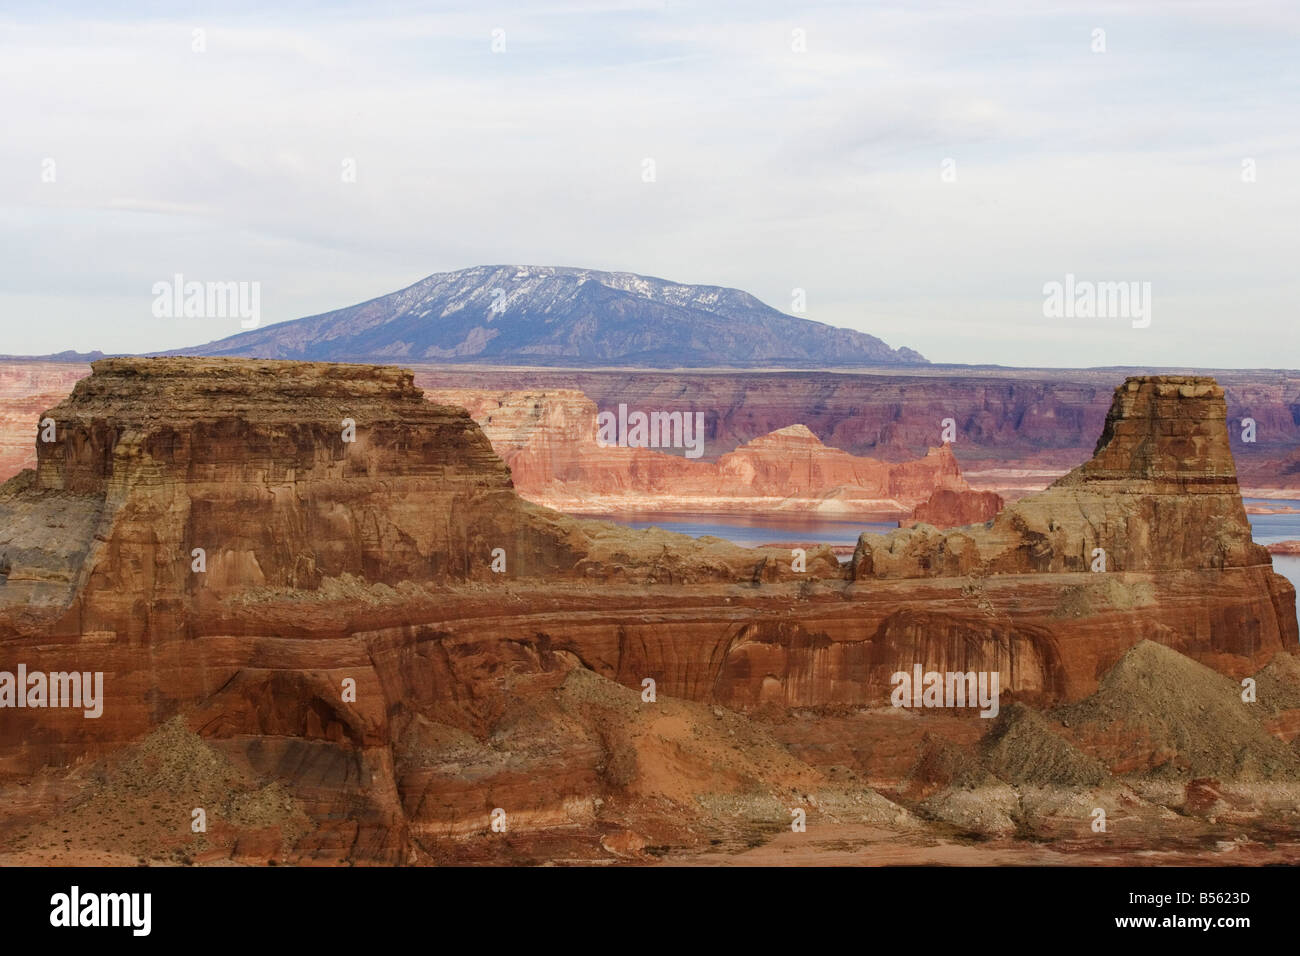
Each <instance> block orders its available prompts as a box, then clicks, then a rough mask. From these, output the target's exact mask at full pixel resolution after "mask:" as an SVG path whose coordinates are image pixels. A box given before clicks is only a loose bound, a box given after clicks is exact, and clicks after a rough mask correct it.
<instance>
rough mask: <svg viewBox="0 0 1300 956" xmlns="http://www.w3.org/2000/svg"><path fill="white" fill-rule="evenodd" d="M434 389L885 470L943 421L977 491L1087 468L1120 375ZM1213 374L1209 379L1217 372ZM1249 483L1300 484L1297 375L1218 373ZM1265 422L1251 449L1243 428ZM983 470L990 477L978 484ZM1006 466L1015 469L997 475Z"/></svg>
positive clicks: (982, 373) (714, 375) (593, 374)
mask: <svg viewBox="0 0 1300 956" xmlns="http://www.w3.org/2000/svg"><path fill="white" fill-rule="evenodd" d="M415 373H416V378H415V380H416V384H418V385H420V386H422V387H424V388H433V389H438V388H446V387H451V386H453V385H455V386H456V387H459V388H475V389H488V390H497V391H500V390H509V389H523V388H528V389H534V390H538V391H548V392H550V391H554V390H557V389H570V390H576V391H580V392H582V393H583V394H585V395H586V396H587V397H588V398H590V399H591V400H592V401H593V402H595V403H596V404H597V405H598V406H599V407H601V408H610V407H613V406H614V405H616V404H617V403H619V402H626V403H627V404H628V405H629V407H639V408H658V409H663V410H665V411H679V410H687V409H706V410H707V413H706V416H705V429H706V434H707V440H706V454H705V457H706V458H713V457H716V456H717V455H720V454H723V453H725V452H726V451H728V450H730V449H733V448H735V447H737V446H739V445H743V444H745V443H746V442H749V441H752V440H753V439H755V438H758V437H760V436H762V435H765V434H768V433H770V432H772V431H775V430H777V429H780V428H784V427H786V426H789V425H794V424H802V425H804V426H806V427H807V428H808V429H809V430H811V431H812V432H813V433H814V434H815V435H817V437H818V438H820V439H821V441H822V442H824V443H825V444H826V445H828V446H831V447H833V448H840V449H843V450H844V451H847V452H849V453H850V454H852V455H857V456H869V457H872V458H879V459H883V460H887V461H901V460H906V459H910V458H915V457H916V456H917V455H919V454H922V453H923V452H924V450H925V449H926V448H927V447H929V446H932V445H934V444H936V442H937V441H938V437H939V434H940V429H941V424H940V423H941V422H942V421H943V420H944V419H946V418H952V419H953V421H954V423H955V425H956V428H957V436H958V437H957V441H956V443H955V444H954V445H953V449H952V450H953V451H954V452H955V454H956V455H957V457H958V459H959V460H960V461H961V463H962V467H963V469H964V470H965V472H966V473H967V479H968V480H970V481H971V482H972V483H973V484H976V485H977V486H978V487H981V488H986V489H991V490H995V491H996V490H999V489H1000V488H1016V487H1030V486H1031V485H1033V484H1034V483H1035V481H1036V480H1037V474H1034V475H1030V476H1027V477H1026V476H1024V475H1017V474H1014V473H1015V472H1025V471H1028V472H1034V473H1045V474H1047V475H1048V477H1047V478H1045V479H1043V480H1042V481H1040V482H1038V483H1037V485H1036V487H1037V488H1040V489H1041V487H1043V485H1045V484H1046V483H1047V481H1048V480H1050V479H1051V477H1055V476H1058V475H1060V474H1063V473H1064V472H1066V471H1068V470H1069V469H1070V468H1073V467H1074V466H1076V465H1078V464H1079V463H1080V462H1082V461H1085V460H1087V458H1088V457H1089V455H1090V454H1091V452H1092V449H1093V447H1094V445H1095V444H1096V440H1097V434H1098V432H1099V431H1100V430H1101V428H1102V425H1103V423H1104V421H1105V418H1106V412H1107V409H1108V407H1109V405H1110V396H1111V392H1112V390H1113V389H1114V385H1115V382H1116V381H1117V380H1119V379H1120V378H1122V377H1123V376H1124V375H1125V372H1124V371H1121V370H1097V369H1090V370H1078V369H1073V370H1041V369H1024V370H1014V369H998V370H977V369H929V370H925V371H924V372H922V371H920V370H915V369H909V370H906V371H897V372H889V373H880V372H874V373H873V372H820V371H818V372H692V371H659V372H650V371H626V370H620V371H605V370H573V371H561V370H556V369H485V368H466V367H463V366H462V367H459V368H456V369H454V370H443V369H437V368H425V369H422V368H418V367H417V368H416V370H415ZM1204 374H1210V373H1209V372H1206V373H1204ZM1212 374H1213V377H1214V378H1215V380H1216V381H1217V382H1218V383H1219V384H1220V385H1221V386H1222V387H1223V388H1224V390H1225V398H1226V401H1227V406H1228V420H1229V424H1230V425H1231V427H1230V428H1229V430H1228V437H1229V440H1230V442H1231V447H1232V451H1233V453H1234V455H1235V456H1236V459H1237V468H1238V473H1239V475H1240V476H1241V479H1242V484H1243V486H1245V487H1248V488H1286V487H1291V488H1300V467H1298V466H1297V460H1296V456H1297V454H1300V375H1298V374H1297V373H1295V372H1290V371H1282V370H1278V371H1232V370H1225V371H1215V372H1213V373H1212ZM1245 418H1252V419H1254V421H1255V422H1256V424H1257V428H1256V434H1255V436H1254V437H1255V439H1256V440H1255V441H1254V442H1244V441H1243V440H1242V437H1243V428H1242V420H1243V419H1245ZM976 471H981V472H982V471H989V472H992V473H991V474H989V475H988V476H987V477H983V476H982V477H980V479H979V481H976V478H975V475H974V474H972V473H973V472H976ZM998 471H1003V472H1011V474H1005V473H1004V474H998V473H997V472H998Z"/></svg>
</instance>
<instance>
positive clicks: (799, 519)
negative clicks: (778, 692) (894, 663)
mask: <svg viewBox="0 0 1300 956" xmlns="http://www.w3.org/2000/svg"><path fill="white" fill-rule="evenodd" d="M1246 502H1247V504H1260V505H1273V506H1279V507H1281V506H1287V505H1289V506H1290V507H1292V508H1297V509H1300V500H1284V499H1279V498H1269V499H1263V498H1247V499H1246ZM588 517H600V518H602V519H603V520H605V521H614V522H617V523H618V524H622V525H627V526H628V527H630V528H662V529H663V530H664V531H676V532H677V533H679V534H687V535H690V536H691V537H693V538H700V537H703V536H705V535H713V536H714V537H718V538H725V539H726V540H728V541H734V542H735V543H736V544H739V545H743V546H744V547H747V548H755V547H758V546H759V545H762V544H784V543H787V542H790V543H796V542H815V543H817V544H831V545H836V544H839V545H853V544H857V542H858V535H860V534H861V533H862V532H864V531H874V532H877V533H882V534H888V533H889V532H890V531H893V530H894V529H895V528H897V527H898V522H897V521H887V522H885V521H870V520H865V521H864V520H858V521H849V520H843V519H841V520H831V519H827V518H820V517H817V516H816V515H805V514H766V515H691V514H674V515H651V514H645V515H636V514H620V515H599V516H588ZM1248 517H1249V518H1250V526H1251V530H1252V532H1253V533H1254V537H1255V540H1256V541H1258V542H1259V543H1260V544H1270V543H1272V542H1274V541H1292V540H1300V514H1280V515H1249V516H1248ZM1273 569H1274V570H1275V571H1277V573H1278V574H1281V575H1283V576H1284V577H1286V578H1287V579H1288V580H1290V582H1291V583H1292V584H1294V585H1295V586H1296V590H1297V592H1300V555H1288V554H1275V555H1273Z"/></svg>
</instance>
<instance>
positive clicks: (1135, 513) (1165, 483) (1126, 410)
mask: <svg viewBox="0 0 1300 956" xmlns="http://www.w3.org/2000/svg"><path fill="white" fill-rule="evenodd" d="M1269 564H1270V559H1269V558H1268V555H1267V552H1266V551H1265V549H1264V548H1263V547H1262V546H1260V545H1257V544H1255V543H1254V541H1253V540H1252V539H1251V531H1250V523H1249V521H1248V520H1247V518H1246V511H1245V508H1244V506H1243V504H1242V500H1241V494H1240V490H1239V489H1238V487H1237V477H1236V471H1235V468H1234V465H1233V458H1232V451H1231V449H1230V447H1229V442H1228V432H1227V428H1226V411H1225V407H1224V401H1223V390H1222V389H1221V388H1219V386H1218V385H1217V384H1215V382H1214V380H1213V379H1205V378H1193V377H1171V376H1154V377H1147V378H1131V379H1129V380H1128V381H1127V382H1125V383H1124V384H1123V385H1122V386H1120V387H1119V388H1118V389H1116V391H1115V397H1114V400H1113V401H1112V403H1111V408H1110V412H1109V414H1108V415H1107V416H1106V423H1105V426H1104V427H1103V429H1102V434H1101V438H1100V439H1099V441H1098V443H1097V449H1096V452H1095V454H1094V455H1093V457H1092V458H1091V459H1090V460H1089V461H1087V462H1085V463H1084V464H1083V465H1080V466H1079V467H1078V468H1076V469H1074V470H1073V471H1071V472H1070V473H1068V474H1067V475H1065V476H1064V477H1062V478H1060V479H1058V480H1057V481H1056V482H1054V483H1053V484H1052V485H1051V486H1050V487H1049V488H1048V489H1047V490H1046V491H1044V492H1042V493H1040V494H1036V495H1031V496H1029V497H1026V498H1022V499H1021V500H1020V501H1018V502H1016V503H1015V504H1013V505H1011V506H1010V507H1009V508H1007V509H1006V510H1004V511H1003V512H1001V513H1000V514H999V515H997V517H995V518H994V519H993V520H992V522H991V525H990V526H989V527H987V528H984V527H966V528H961V529H956V530H953V531H950V532H949V533H948V534H947V535H943V536H934V535H930V534H928V533H927V532H926V531H925V530H924V529H922V530H920V531H918V532H916V533H914V534H909V533H907V532H896V533H894V534H891V535H889V536H888V537H882V536H879V535H863V536H862V539H861V540H860V541H859V544H858V549H857V553H856V554H855V557H854V562H853V567H854V574H855V576H857V577H859V578H865V577H922V576H940V575H947V574H966V573H971V572H975V571H978V572H980V573H984V574H989V573H995V574H1017V573H1027V572H1054V571H1055V572H1060V571H1088V570H1090V569H1094V568H1096V569H1098V570H1104V571H1107V572H1125V571H1177V570H1217V569H1222V568H1248V567H1265V566H1269Z"/></svg>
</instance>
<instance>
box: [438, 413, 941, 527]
mask: <svg viewBox="0 0 1300 956" xmlns="http://www.w3.org/2000/svg"><path fill="white" fill-rule="evenodd" d="M425 394H426V395H427V396H428V398H429V399H430V401H436V402H443V403H446V404H451V405H461V406H463V407H465V408H466V409H468V410H469V411H470V414H471V415H472V416H473V417H474V419H475V421H477V422H478V423H479V425H480V426H481V427H482V428H483V431H484V433H485V434H486V435H487V436H488V439H489V440H490V441H491V442H492V447H493V448H494V449H495V450H496V451H497V453H498V454H500V455H501V457H502V458H503V459H504V460H505V462H506V464H507V465H509V466H510V471H511V475H512V477H513V479H514V484H515V490H516V491H518V492H519V494H520V495H522V496H523V497H525V498H527V499H528V500H530V501H534V502H537V503H538V504H543V505H546V506H548V507H552V508H557V509H559V510H561V511H569V512H576V513H581V512H597V513H600V512H613V511H637V512H653V511H664V512H671V511H681V512H715V513H716V512H727V511H737V512H755V511H762V512H770V511H773V510H783V511H815V512H821V513H830V514H854V513H857V514H864V513H866V514H871V513H876V514H879V513H891V512H892V513H898V512H907V511H910V510H911V509H912V508H913V507H915V506H916V505H917V504H918V503H920V502H923V501H925V500H926V499H927V498H929V496H930V495H931V494H932V493H933V492H934V491H935V490H936V489H939V488H943V489H950V490H953V491H958V492H961V491H965V490H966V489H967V485H966V482H965V480H964V479H963V478H962V476H961V468H960V467H959V466H958V464H957V460H956V459H955V458H954V457H953V455H952V451H951V449H950V448H948V447H947V446H941V447H938V448H932V449H930V450H929V452H928V453H927V454H926V455H925V457H923V458H919V459H915V460H912V461H904V462H897V463H890V462H885V461H877V460H875V459H871V458H858V457H855V456H853V455H850V454H849V453H848V452H845V451H841V450H840V449H837V448H828V447H827V446H826V445H824V444H823V443H822V442H821V441H820V440H819V439H818V438H817V436H816V435H814V434H813V433H812V432H811V431H809V430H808V429H807V428H805V427H804V426H802V425H791V426H788V427H786V428H781V429H778V430H776V431H773V432H772V433H771V434H768V435H763V436H760V437H758V438H755V439H754V440H753V441H750V442H748V443H747V444H745V445H742V446H741V447H739V448H736V449H734V450H732V451H729V452H727V453H726V454H723V455H721V456H719V457H718V458H717V460H716V461H715V462H711V461H696V460H692V459H690V458H686V457H683V456H682V455H681V454H672V453H669V452H666V451H661V450H658V449H655V448H636V447H619V446H609V445H608V444H606V445H602V444H600V442H599V440H598V426H597V413H598V409H597V407H596V405H595V403H593V402H592V401H590V400H589V399H588V398H587V397H586V396H584V395H583V394H582V393H580V392H576V391H565V390H561V391H557V392H544V391H520V392H486V391H477V390H471V389H432V390H428V391H426V393H425ZM685 414H687V415H694V414H695V411H694V410H688V411H687V412H686V413H685ZM700 438H701V440H703V436H702V435H701V436H700ZM702 450H705V449H702Z"/></svg>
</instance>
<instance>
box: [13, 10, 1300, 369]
mask: <svg viewBox="0 0 1300 956" xmlns="http://www.w3.org/2000/svg"><path fill="white" fill-rule="evenodd" d="M46 6H47V4H45V3H40V4H27V3H24V2H18V3H14V2H12V0H11V2H9V3H6V4H5V12H3V13H0V111H2V113H0V115H2V116H3V129H4V133H3V136H0V170H3V176H0V236H3V256H0V315H3V320H2V324H0V328H3V337H2V338H0V353H43V352H51V351H61V350H63V349H67V348H75V349H83V350H85V349H92V348H99V349H103V350H105V351H116V350H127V351H149V350H157V349H165V348H173V347H179V346H183V345H191V344H197V343H200V342H205V341H208V340H211V339H215V338H219V337H222V336H224V335H228V334H232V333H234V332H238V331H239V330H240V329H239V323H238V320H237V319H234V318H232V319H227V320H222V319H159V318H155V317H154V315H153V314H152V311H151V305H152V302H153V295H152V292H151V289H152V286H153V284H154V283H155V282H158V281H162V280H168V279H170V278H171V276H172V275H174V274H175V273H182V274H183V275H184V276H185V277H186V278H187V279H197V280H214V281H215V280H237V281H238V280H242V281H248V282H253V281H256V282H260V283H261V297H262V299H261V302H262V316H263V324H266V323H268V322H273V321H280V320H283V319H291V318H297V317H299V316H303V315H311V314H314V313H317V312H323V311H327V310H329V309H333V308H338V307H341V306H345V305H350V304H352V303H355V302H358V301H361V300H364V299H368V298H372V297H374V296H376V295H381V294H384V293H387V292H390V291H394V290H396V289H398V288H400V287H402V286H405V285H408V284H410V283H411V282H414V281H415V280H417V279H419V278H421V277H423V276H425V275H427V274H429V273H432V272H441V271H445V270H450V269H458V268H462V267H465V266H471V265H478V264H484V263H523V264H534V265H571V266H586V267H591V268H597V269H611V270H626V271H631V272H640V273H645V274H649V275H656V276H661V277H664V278H668V279H674V280H679V281H684V282H698V283H711V284H718V285H729V286H737V287H739V288H743V289H746V290H748V291H750V292H752V293H754V294H755V295H757V296H759V297H760V298H761V299H763V300H764V301H766V302H768V303H770V304H772V305H774V306H776V307H777V308H780V309H782V310H784V311H790V309H791V302H792V290H794V289H796V288H798V289H803V290H805V294H806V298H807V312H806V313H804V314H805V315H806V316H807V317H808V318H812V319H817V320H820V321H824V322H829V323H832V324H835V325H842V326H847V327H851V328H855V329H861V330H863V331H867V332H871V333H873V334H875V335H879V336H880V337H881V338H883V339H885V341H887V342H889V343H890V344H891V345H895V346H898V345H907V346H911V347H913V348H915V349H917V350H919V351H921V352H922V353H924V354H925V355H926V356H927V357H929V358H930V359H932V360H935V361H946V362H996V363H1002V364H1017V365H1064V366H1077V365H1113V364H1130V365H1182V364H1190V365H1202V366H1290V367H1297V366H1300V349H1298V348H1297V346H1298V345H1300V331H1297V325H1298V323H1297V314H1296V312H1297V302H1300V263H1298V262H1297V253H1300V238H1298V237H1300V109H1297V106H1298V105H1300V4H1296V3H1295V2H1293V0H1278V2H1251V0H1223V2H1204V3H1202V2H1196V0H1177V2H1169V3H1162V2H1144V3H1105V2H1086V3H1084V2H1080V3H1076V4H1069V3H1066V4H1060V3H1034V2H1032V0H1006V2H1000V0H993V2H975V0H967V2H965V3H952V4H949V3H927V2H905V3H904V2H900V3H862V2H859V3H845V4H834V3H817V2H793V0H792V2H789V3H784V4H778V3H768V2H763V0H755V2H749V0H745V2H736V3H698V4H697V3H683V2H678V0H669V2H667V3H662V2H659V3H655V2H650V3H584V2H580V0H578V2H569V3H547V2H536V3H527V4H525V3H512V4H493V3H483V2H466V3H463V4H455V3H453V4H414V3H412V4H390V5H387V6H383V5H380V4H372V3H356V4H350V3H335V4H319V3H312V4H310V5H309V4H290V5H283V4H282V5H279V6H278V7H277V8H276V11H275V12H267V11H266V10H265V9H262V8H263V7H264V4H263V3H261V2H258V3H252V4H242V3H222V4H212V5H207V4H193V5H189V4H165V5H164V4H136V5H134V6H132V5H130V4H124V5H121V6H122V7H124V8H127V9H131V10H133V12H121V11H109V10H107V9H100V7H107V5H103V4H100V3H96V4H78V3H69V4H62V5H61V6H62V8H63V9H62V10H61V11H58V12H55V11H52V10H48V9H45V7H46ZM1097 29H1101V30H1104V31H1105V32H1104V44H1105V52H1094V50H1093V47H1094V46H1095V45H1096V40H1095V34H1094V31H1095V30H1097ZM195 30H201V31H203V32H202V34H201V35H200V36H201V38H202V43H201V44H198V45H202V46H203V47H204V49H203V50H202V51H201V52H199V51H196V50H195V46H196V34H195V32H194V31H195ZM494 31H504V32H503V33H500V32H499V33H496V34H495V36H496V38H497V45H498V46H500V45H501V43H502V41H504V50H500V51H499V52H494V50H493V42H494ZM799 31H801V32H799ZM801 38H802V43H803V45H805V46H806V49H805V50H802V51H801V50H799V49H796V47H799V46H800V45H801V43H800V39H801ZM646 159H651V160H653V161H654V172H655V181H654V182H645V181H644V177H643V169H644V161H645V160H646ZM51 160H52V161H53V162H52V165H51V163H50V162H49V161H51ZM347 160H352V161H354V162H355V170H356V181H355V182H345V181H344V176H343V175H342V171H343V166H344V163H345V161H347ZM945 160H951V161H952V164H950V165H949V166H948V167H947V168H948V169H949V170H953V171H955V177H953V176H949V177H948V178H949V179H952V180H953V181H945V177H944V175H943V172H944V169H945V165H944V164H945ZM1247 160H1249V161H1251V162H1253V173H1254V180H1255V181H1253V182H1245V181H1243V163H1244V162H1245V161H1247ZM51 174H52V178H53V181H52V182H49V181H45V180H47V179H50V178H51ZM1245 178H1249V176H1247V177H1245ZM1067 273H1073V274H1075V275H1076V276H1077V277H1078V278H1079V279H1080V280H1094V281H1136V282H1149V283H1151V292H1152V312H1151V324H1150V326H1149V327H1147V328H1133V327H1132V323H1131V322H1129V321H1128V320H1126V319H1122V318H1105V319H1103V318H1093V319H1081V318H1074V319H1066V318H1046V317H1044V314H1043V312H1044V309H1043V302H1044V294H1043V286H1044V283H1047V282H1051V281H1054V280H1055V281H1061V280H1063V279H1064V277H1065V275H1066V274H1067Z"/></svg>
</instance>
